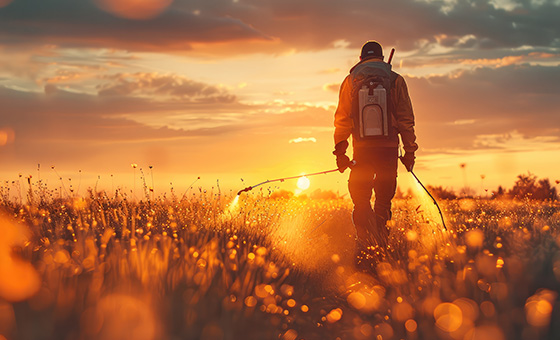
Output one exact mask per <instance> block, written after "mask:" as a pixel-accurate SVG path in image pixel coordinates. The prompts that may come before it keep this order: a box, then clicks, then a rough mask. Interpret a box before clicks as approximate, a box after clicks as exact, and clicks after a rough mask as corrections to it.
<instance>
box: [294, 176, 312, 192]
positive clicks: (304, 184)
mask: <svg viewBox="0 0 560 340" xmlns="http://www.w3.org/2000/svg"><path fill="white" fill-rule="evenodd" d="M310 185H311V182H310V181H309V178H307V177H305V176H302V177H300V178H298V180H297V187H298V189H300V190H306V189H309V186H310Z"/></svg>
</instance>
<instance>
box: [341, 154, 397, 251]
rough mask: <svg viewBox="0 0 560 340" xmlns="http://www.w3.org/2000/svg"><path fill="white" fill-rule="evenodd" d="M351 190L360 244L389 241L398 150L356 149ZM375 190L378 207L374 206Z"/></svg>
mask: <svg viewBox="0 0 560 340" xmlns="http://www.w3.org/2000/svg"><path fill="white" fill-rule="evenodd" d="M354 160H355V161H356V165H354V166H353V167H352V169H351V171H350V178H349V180H348V191H349V192H350V197H351V198H352V202H353V203H354V211H353V213H352V220H353V222H354V227H355V228H356V232H357V236H358V239H359V240H360V241H362V242H363V241H366V240H368V239H370V237H369V236H368V235H370V236H371V237H373V240H374V241H375V242H376V243H378V244H380V243H385V242H386V240H387V238H388V230H387V228H386V226H385V224H386V222H387V220H389V219H391V200H392V199H393V197H394V196H395V192H396V189H397V163H398V162H397V161H398V151H397V148H396V147H394V148H392V147H378V148H355V149H354ZM372 190H373V191H374V192H375V204H374V207H373V209H372V207H371V196H372Z"/></svg>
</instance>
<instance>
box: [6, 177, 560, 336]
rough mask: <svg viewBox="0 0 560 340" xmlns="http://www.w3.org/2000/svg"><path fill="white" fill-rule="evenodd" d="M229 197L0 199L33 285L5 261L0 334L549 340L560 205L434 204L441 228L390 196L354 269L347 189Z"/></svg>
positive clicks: (41, 195) (11, 243)
mask: <svg viewBox="0 0 560 340" xmlns="http://www.w3.org/2000/svg"><path fill="white" fill-rule="evenodd" d="M30 191H31V189H30ZM234 198H235V197H234V196H233V195H232V194H226V195H224V194H223V193H222V192H217V193H215V192H213V191H209V192H207V191H204V190H202V189H199V190H195V191H193V192H191V193H189V194H187V195H183V196H182V197H176V196H174V195H171V196H170V197H159V198H154V197H153V195H146V197H145V198H144V200H143V201H139V202H133V201H131V200H129V199H128V198H127V197H126V196H125V195H123V194H120V193H119V192H117V193H116V194H115V195H111V196H109V195H107V194H106V193H97V192H92V191H90V193H89V194H88V195H87V196H86V197H75V198H67V199H60V198H58V197H57V196H56V195H55V194H53V193H50V192H49V191H48V189H46V188H42V187H41V188H40V191H38V192H35V193H34V194H33V193H31V194H30V195H28V202H27V204H23V203H20V200H19V199H10V197H9V195H2V199H1V209H2V210H3V211H4V213H3V215H4V217H3V220H2V226H1V228H2V230H12V231H14V230H15V231H18V230H20V231H21V230H24V229H25V228H27V229H28V233H27V234H26V233H25V232H23V231H22V232H21V235H23V236H22V237H19V238H15V237H14V238H11V239H7V238H6V239H5V240H4V242H0V254H2V255H0V256H3V257H4V259H11V260H14V259H20V260H23V261H20V262H17V263H18V264H21V265H23V263H26V262H27V263H31V264H32V265H33V267H32V268H34V269H33V270H35V271H36V273H37V274H38V277H39V278H40V281H39V282H40V284H38V285H37V286H35V287H33V286H30V287H25V285H24V284H23V282H22V281H21V278H20V277H18V275H17V274H18V273H17V272H15V271H14V270H15V269H10V270H12V271H11V272H10V271H8V270H7V269H4V274H6V275H4V276H3V278H2V281H4V282H6V283H13V285H12V286H10V287H11V288H10V287H8V288H5V289H2V288H1V287H2V286H1V285H0V334H1V335H2V336H4V337H5V338H7V339H123V338H135V339H278V338H281V339H286V340H295V339H461V340H463V339H489V340H490V339H491V340H500V339H504V340H505V339H554V338H558V337H559V336H560V330H559V329H558V327H559V326H558V321H560V318H559V316H558V305H557V304H556V300H557V296H558V294H557V292H558V291H559V288H560V285H559V280H560V252H559V246H558V242H559V241H560V240H559V239H558V236H559V233H558V228H559V223H560V222H559V218H558V217H559V216H560V209H559V207H558V206H557V205H555V204H553V203H543V202H536V201H522V202H517V201H503V200H500V201H491V200H453V201H445V202H441V203H442V208H443V210H444V214H445V218H446V223H447V225H448V228H449V231H448V232H445V231H442V230H441V225H440V223H438V221H437V216H436V217H434V214H433V212H431V209H433V207H432V206H431V205H430V204H427V203H426V202H424V201H422V200H421V199H417V198H411V199H407V200H397V201H395V204H394V208H393V221H391V222H390V228H391V238H390V241H389V246H388V248H387V249H385V250H384V251H382V252H377V253H373V254H370V255H371V256H370V257H368V259H367V260H366V261H364V262H363V263H361V265H360V266H358V267H356V265H355V254H356V245H355V240H354V237H355V235H354V230H353V226H352V224H351V218H350V215H351V209H352V207H351V202H349V201H348V200H344V199H328V200H313V199H301V198H297V197H296V198H290V199H273V198H271V197H270V196H269V195H268V194H267V193H266V192H264V193H263V191H261V192H256V193H251V194H250V195H245V194H243V196H241V197H240V198H239V200H238V201H236V203H235V204H233V202H234ZM22 201H23V200H22ZM12 234H13V233H12ZM22 238H24V239H25V240H23V241H18V240H21V239H22ZM2 249H9V250H10V251H8V252H6V251H2ZM6 261H7V260H0V264H2V263H7V262H6ZM14 261H15V260H14ZM10 263H12V262H10ZM14 263H15V262H14ZM6 268H7V267H6ZM10 268H15V267H14V266H12V267H10ZM0 271H2V268H1V267H0ZM24 288H25V289H27V290H25V289H24ZM18 292H19V293H21V294H20V295H19V296H20V297H19V298H18V297H17V296H16V293H18ZM25 293H27V295H25ZM22 294H23V295H22ZM0 339H1V337H0Z"/></svg>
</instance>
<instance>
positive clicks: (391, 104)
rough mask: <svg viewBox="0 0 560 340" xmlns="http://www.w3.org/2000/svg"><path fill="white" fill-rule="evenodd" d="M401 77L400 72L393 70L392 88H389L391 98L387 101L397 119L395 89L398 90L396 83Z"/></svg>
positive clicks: (391, 77) (390, 110)
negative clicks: (394, 98) (394, 99)
mask: <svg viewBox="0 0 560 340" xmlns="http://www.w3.org/2000/svg"><path fill="white" fill-rule="evenodd" d="M398 77H399V74H398V73H397V72H395V71H393V70H391V76H390V79H391V89H390V90H389V91H390V92H389V100H388V101H387V104H388V106H389V112H390V113H391V115H392V116H393V117H395V121H396V120H397V115H396V110H397V106H396V103H395V102H394V101H393V93H392V92H393V91H396V90H397V89H396V83H397V78H398ZM397 133H398V131H397Z"/></svg>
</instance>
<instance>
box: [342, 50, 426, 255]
mask: <svg viewBox="0 0 560 340" xmlns="http://www.w3.org/2000/svg"><path fill="white" fill-rule="evenodd" d="M383 59H384V57H383V48H382V47H381V45H380V44H379V43H378V42H376V41H368V42H366V43H365V44H364V45H363V47H362V50H361V55H360V62H358V63H357V64H356V65H354V67H352V69H351V70H350V74H349V75H348V76H347V77H346V78H345V79H344V81H343V82H342V85H341V87H340V93H339V102H338V107H337V109H336V112H335V115H334V126H335V131H334V143H335V150H334V152H333V154H334V155H336V163H337V166H338V170H339V171H340V172H344V171H345V170H346V169H347V168H348V167H350V177H349V180H348V191H349V192H350V196H351V198H352V202H353V204H354V211H353V212H352V221H353V223H354V227H355V228H356V234H357V237H358V242H359V243H361V244H362V245H363V244H368V243H371V242H373V243H374V245H375V244H376V245H379V246H382V247H383V246H386V244H387V239H388V236H389V231H388V229H387V226H386V224H387V221H388V220H390V219H391V216H392V213H391V200H392V199H393V197H394V196H395V192H396V188H397V163H398V157H399V156H398V146H399V135H400V137H401V139H402V142H403V147H404V151H405V154H404V156H402V157H401V161H402V163H403V164H404V166H405V167H406V169H407V170H408V171H412V168H413V167H414V160H415V155H414V153H415V152H416V150H417V149H418V145H417V144H416V135H415V133H414V113H413V111H412V104H411V101H410V97H409V95H408V89H407V86H406V82H405V80H404V78H403V77H402V76H401V75H399V74H397V73H396V72H393V71H391V66H390V65H389V64H387V63H385V62H384V60H383ZM372 70H373V71H372ZM368 72H373V73H375V74H377V75H381V77H378V78H376V80H374V81H370V80H369V78H368V84H373V83H375V85H372V86H377V83H376V81H378V80H379V81H380V84H387V82H385V83H383V81H386V79H387V76H388V78H389V82H390V86H388V87H390V88H389V89H387V91H386V97H385V98H386V99H385V101H386V103H385V104H383V101H382V100H377V99H372V98H376V97H374V95H376V93H378V92H376V91H379V89H380V88H379V87H376V88H375V89H374V90H371V89H366V87H364V85H363V83H362V82H361V81H362V80H363V79H364V77H366V75H367V74H368ZM358 87H360V88H362V89H365V90H362V91H365V92H364V96H366V95H367V96H368V97H367V98H366V99H364V100H362V99H360V98H359V96H360V95H362V94H358V93H360V92H362V91H360V88H358ZM381 91H385V90H381ZM364 101H366V102H367V101H369V102H372V101H373V103H374V104H375V105H369V106H364V105H366V104H367V103H366V104H363V102H364ZM383 105H385V107H384V106H383ZM383 109H385V110H386V113H385V116H383ZM372 117H381V118H379V119H381V120H375V119H373V120H371V119H372ZM383 119H385V121H386V122H387V123H384V122H383ZM370 120H371V122H369V121H370ZM378 122H379V124H378ZM368 124H369V125H368ZM378 125H379V126H378ZM368 131H369V132H370V135H371V136H370V135H368V133H367V132H368ZM350 136H352V146H353V157H354V162H352V161H350V158H349V157H348V156H347V155H346V149H347V148H348V145H349V144H348V138H349V137H350ZM372 190H373V191H374V192H375V204H374V207H373V209H372V207H371V196H372Z"/></svg>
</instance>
